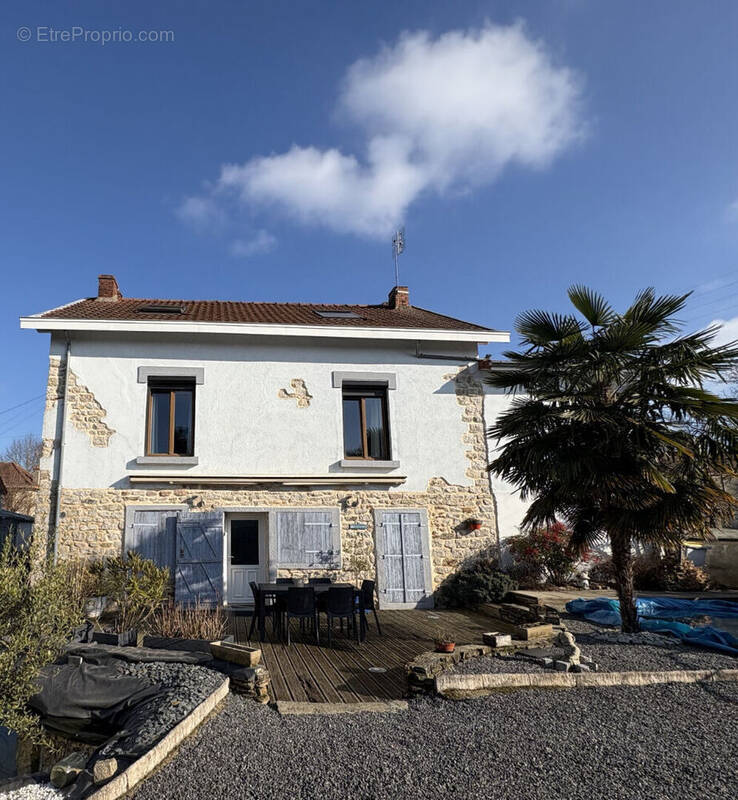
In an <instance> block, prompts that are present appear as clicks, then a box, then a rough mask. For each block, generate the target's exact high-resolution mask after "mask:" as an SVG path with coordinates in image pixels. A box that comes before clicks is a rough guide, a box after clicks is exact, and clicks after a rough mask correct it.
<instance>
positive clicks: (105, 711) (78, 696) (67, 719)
mask: <svg viewBox="0 0 738 800" xmlns="http://www.w3.org/2000/svg"><path fill="white" fill-rule="evenodd" d="M39 685H40V691H39V692H38V693H37V694H35V695H34V696H33V697H32V698H31V699H30V701H29V705H30V706H31V708H33V709H34V711H36V712H37V713H38V714H40V715H41V718H42V721H43V723H44V725H45V726H46V727H47V728H51V729H53V730H57V731H60V732H63V733H67V734H73V735H75V736H76V737H77V738H81V739H83V740H84V741H90V742H97V741H100V737H101V736H102V737H104V738H107V737H108V736H110V734H111V733H112V732H114V731H116V730H117V729H118V727H119V722H120V720H119V718H120V717H121V716H122V715H123V714H124V713H125V712H127V711H128V710H130V709H131V708H133V707H134V706H136V705H137V704H138V703H141V702H142V701H144V700H147V699H149V698H151V697H154V696H155V695H157V694H159V693H160V692H161V687H160V686H159V685H153V686H152V685H151V684H149V683H147V682H146V681H144V680H141V679H140V678H135V677H132V676H130V675H122V674H121V673H120V671H119V670H118V669H117V668H116V667H111V666H95V665H91V664H81V665H79V666H74V665H68V664H63V665H54V666H50V667H45V668H44V669H43V670H42V671H41V675H40V678H39Z"/></svg>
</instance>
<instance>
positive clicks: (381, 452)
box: [364, 397, 387, 459]
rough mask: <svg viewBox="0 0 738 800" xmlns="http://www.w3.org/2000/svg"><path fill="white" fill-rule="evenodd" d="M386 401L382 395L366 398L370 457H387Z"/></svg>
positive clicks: (367, 438) (367, 439) (367, 437)
mask: <svg viewBox="0 0 738 800" xmlns="http://www.w3.org/2000/svg"><path fill="white" fill-rule="evenodd" d="M383 406H384V402H383V400H382V398H381V397H367V398H365V400H364V408H365V409H366V442H367V448H368V450H369V452H368V453H367V455H368V456H369V458H378V459H386V458H387V452H386V448H385V442H386V440H387V437H386V436H385V430H384V409H383Z"/></svg>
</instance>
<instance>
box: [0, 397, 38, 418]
mask: <svg viewBox="0 0 738 800" xmlns="http://www.w3.org/2000/svg"><path fill="white" fill-rule="evenodd" d="M42 397H46V392H44V393H43V394H37V395H36V397H32V398H31V399H30V400H24V401H23V402H22V403H18V405H16V406H10V408H4V409H3V410H2V411H0V414H7V413H8V411H15V409H16V408H20V407H21V406H27V405H28V404H29V403H32V402H33V401H34V400H40V399H41V398H42Z"/></svg>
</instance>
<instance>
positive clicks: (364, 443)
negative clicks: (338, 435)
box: [342, 384, 390, 461]
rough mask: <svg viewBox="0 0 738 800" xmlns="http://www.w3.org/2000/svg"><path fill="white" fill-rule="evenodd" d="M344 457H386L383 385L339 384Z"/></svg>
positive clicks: (384, 392) (388, 453)
mask: <svg viewBox="0 0 738 800" xmlns="http://www.w3.org/2000/svg"><path fill="white" fill-rule="evenodd" d="M342 391H343V452H344V458H356V459H372V460H377V461H386V460H387V459H389V457H390V446H389V424H388V416H387V387H386V386H368V385H350V384H344V385H343V389H342Z"/></svg>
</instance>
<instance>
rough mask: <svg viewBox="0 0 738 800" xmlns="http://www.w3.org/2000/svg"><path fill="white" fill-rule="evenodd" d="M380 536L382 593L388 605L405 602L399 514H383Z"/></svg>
mask: <svg viewBox="0 0 738 800" xmlns="http://www.w3.org/2000/svg"><path fill="white" fill-rule="evenodd" d="M380 536H381V539H382V555H381V560H382V565H383V568H384V585H383V587H382V591H383V593H384V594H385V596H386V599H387V602H389V603H404V602H405V579H404V574H403V568H402V528H401V526H400V515H399V514H387V513H385V514H383V515H382V527H381V532H380Z"/></svg>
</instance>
